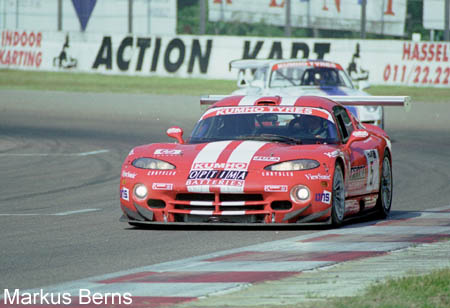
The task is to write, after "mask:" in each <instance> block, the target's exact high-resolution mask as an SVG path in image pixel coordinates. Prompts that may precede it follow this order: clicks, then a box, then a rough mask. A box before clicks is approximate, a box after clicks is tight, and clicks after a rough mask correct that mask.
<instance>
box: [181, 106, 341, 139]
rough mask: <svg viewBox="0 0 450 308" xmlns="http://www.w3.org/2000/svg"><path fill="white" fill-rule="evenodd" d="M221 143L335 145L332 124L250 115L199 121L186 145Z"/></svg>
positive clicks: (293, 116) (280, 115)
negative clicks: (253, 141) (260, 142)
mask: <svg viewBox="0 0 450 308" xmlns="http://www.w3.org/2000/svg"><path fill="white" fill-rule="evenodd" d="M221 140H261V141H269V142H279V143H287V144H316V143H327V144H335V143H337V142H338V137H337V131H336V126H335V124H334V123H333V122H331V121H329V120H327V119H325V118H322V117H319V116H314V115H306V114H290V113H252V114H231V115H217V116H212V117H207V118H204V119H202V120H200V121H199V122H198V123H197V125H196V126H195V128H194V130H193V132H192V135H191V138H190V140H189V143H202V142H211V141H221Z"/></svg>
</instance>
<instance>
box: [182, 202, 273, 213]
mask: <svg viewBox="0 0 450 308" xmlns="http://www.w3.org/2000/svg"><path fill="white" fill-rule="evenodd" d="M174 208H175V209H176V210H192V211H212V210H214V209H215V206H214V205H207V206H198V205H190V204H175V206H174ZM263 210H264V204H255V205H242V206H219V211H222V212H231V211H263Z"/></svg>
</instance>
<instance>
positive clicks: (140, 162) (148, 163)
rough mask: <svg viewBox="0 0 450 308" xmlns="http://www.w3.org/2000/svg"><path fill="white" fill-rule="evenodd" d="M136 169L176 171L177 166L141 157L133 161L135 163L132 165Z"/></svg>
mask: <svg viewBox="0 0 450 308" xmlns="http://www.w3.org/2000/svg"><path fill="white" fill-rule="evenodd" d="M131 164H132V165H133V166H134V167H136V168H141V169H154V170H171V169H175V166H174V165H172V164H170V163H168V162H165V161H162V160H159V159H154V158H145V157H141V158H137V159H135V160H133V162H132V163H131Z"/></svg>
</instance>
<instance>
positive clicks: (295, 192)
mask: <svg viewBox="0 0 450 308" xmlns="http://www.w3.org/2000/svg"><path fill="white" fill-rule="evenodd" d="M310 197H311V192H310V191H309V188H308V187H306V186H304V185H297V186H295V187H294V188H292V190H291V199H292V201H294V202H296V203H303V202H307V201H309V200H310Z"/></svg>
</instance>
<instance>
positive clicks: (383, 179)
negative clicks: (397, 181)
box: [376, 153, 393, 218]
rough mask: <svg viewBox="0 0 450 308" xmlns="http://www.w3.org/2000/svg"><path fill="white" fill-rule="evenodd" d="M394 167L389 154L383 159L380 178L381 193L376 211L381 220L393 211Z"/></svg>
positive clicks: (379, 193)
mask: <svg viewBox="0 0 450 308" xmlns="http://www.w3.org/2000/svg"><path fill="white" fill-rule="evenodd" d="M392 184H393V181H392V166H391V161H390V159H389V155H388V154H387V153H385V154H384V157H383V165H382V167H381V176H380V191H379V192H378V199H377V204H376V209H377V212H378V216H380V217H381V218H386V216H387V215H389V212H390V211H391V204H392V187H393V185H392Z"/></svg>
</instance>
